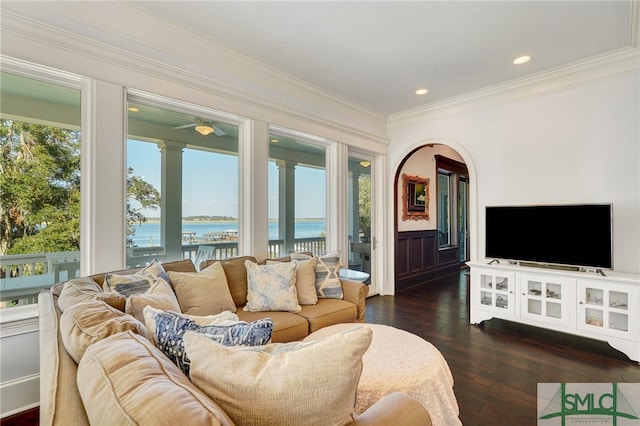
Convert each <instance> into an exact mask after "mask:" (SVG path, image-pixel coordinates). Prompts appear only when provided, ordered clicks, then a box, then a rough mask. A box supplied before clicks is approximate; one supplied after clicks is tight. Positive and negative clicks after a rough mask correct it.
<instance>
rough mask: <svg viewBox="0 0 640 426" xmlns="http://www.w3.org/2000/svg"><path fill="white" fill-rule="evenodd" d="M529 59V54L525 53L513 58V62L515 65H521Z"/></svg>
mask: <svg viewBox="0 0 640 426" xmlns="http://www.w3.org/2000/svg"><path fill="white" fill-rule="evenodd" d="M530 60H531V56H527V55H525V56H519V57H517V58H515V59H514V60H513V63H514V64H516V65H522V64H526V63H527V62H529V61H530Z"/></svg>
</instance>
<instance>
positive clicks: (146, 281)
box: [103, 259, 169, 296]
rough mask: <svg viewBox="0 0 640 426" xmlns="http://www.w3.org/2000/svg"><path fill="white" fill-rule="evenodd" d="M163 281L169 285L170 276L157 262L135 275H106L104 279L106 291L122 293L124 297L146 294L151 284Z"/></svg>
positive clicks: (154, 261)
mask: <svg viewBox="0 0 640 426" xmlns="http://www.w3.org/2000/svg"><path fill="white" fill-rule="evenodd" d="M158 279H161V280H165V281H166V282H167V283H169V276H168V275H167V272H166V271H165V270H164V268H163V267H162V264H160V262H158V261H157V260H155V259H154V260H153V261H152V262H151V263H150V264H149V265H148V266H146V267H144V268H143V269H141V270H140V271H138V272H136V273H135V274H133V275H119V274H106V275H105V277H104V285H103V288H104V291H110V292H115V293H120V294H122V295H124V296H131V295H132V294H139V293H144V292H145V291H147V290H149V287H151V284H153V283H154V282H155V281H156V280H158Z"/></svg>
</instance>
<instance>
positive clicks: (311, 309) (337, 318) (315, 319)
mask: <svg viewBox="0 0 640 426" xmlns="http://www.w3.org/2000/svg"><path fill="white" fill-rule="evenodd" d="M298 315H300V316H302V317H304V318H306V319H307V321H309V333H313V332H314V331H316V330H320V329H321V328H323V327H327V326H329V325H333V324H340V323H350V322H356V320H357V318H358V309H357V307H356V305H354V304H353V303H351V302H347V301H345V300H339V299H320V300H318V303H317V304H316V305H311V306H303V307H302V310H301V311H300V312H298Z"/></svg>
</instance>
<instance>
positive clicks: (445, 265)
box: [394, 143, 471, 291]
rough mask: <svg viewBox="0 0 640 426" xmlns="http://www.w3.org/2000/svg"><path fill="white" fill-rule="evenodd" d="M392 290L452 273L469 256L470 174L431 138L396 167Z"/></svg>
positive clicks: (453, 152)
mask: <svg viewBox="0 0 640 426" xmlns="http://www.w3.org/2000/svg"><path fill="white" fill-rule="evenodd" d="M394 183H395V191H394V200H395V206H396V208H395V209H394V212H395V214H394V222H395V268H394V269H395V280H394V281H395V290H396V291H399V290H402V289H404V288H408V287H411V286H414V285H418V284H424V283H428V282H429V281H430V280H433V279H436V278H439V277H442V276H445V275H449V274H453V273H456V272H458V271H459V270H460V267H461V266H463V265H464V262H466V261H467V260H469V259H470V253H471V251H470V244H469V243H470V237H469V236H470V232H469V210H470V209H469V206H470V174H469V170H468V168H467V166H466V163H465V160H464V158H463V157H462V156H461V155H460V154H459V153H458V152H457V151H456V150H454V149H453V148H451V147H449V146H447V145H444V144H440V143H430V144H425V145H422V146H420V147H418V148H416V149H414V150H412V151H411V152H410V153H408V154H407V155H406V156H405V157H404V158H403V160H402V161H401V162H400V164H399V166H398V167H397V169H396V172H395V180H394Z"/></svg>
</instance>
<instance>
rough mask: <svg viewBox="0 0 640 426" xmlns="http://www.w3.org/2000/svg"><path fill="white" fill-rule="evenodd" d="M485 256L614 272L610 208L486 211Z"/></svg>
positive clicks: (575, 206) (573, 206) (497, 208)
mask: <svg viewBox="0 0 640 426" xmlns="http://www.w3.org/2000/svg"><path fill="white" fill-rule="evenodd" d="M485 213H486V228H485V229H486V246H485V255H486V257H487V258H490V259H502V260H510V261H524V262H535V263H542V264H548V265H569V266H575V267H592V268H605V269H611V268H612V239H611V236H612V228H613V227H612V205H611V204H570V205H535V206H495V207H486V212H485Z"/></svg>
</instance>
